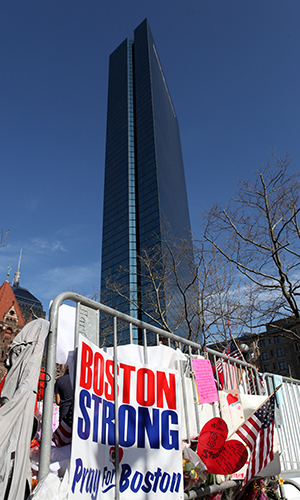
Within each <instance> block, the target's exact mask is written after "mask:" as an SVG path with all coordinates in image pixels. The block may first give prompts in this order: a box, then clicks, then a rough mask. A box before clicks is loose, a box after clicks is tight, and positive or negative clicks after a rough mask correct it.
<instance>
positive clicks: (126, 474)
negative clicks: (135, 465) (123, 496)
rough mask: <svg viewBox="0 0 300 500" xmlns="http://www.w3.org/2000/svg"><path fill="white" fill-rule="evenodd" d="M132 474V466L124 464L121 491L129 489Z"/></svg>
mask: <svg viewBox="0 0 300 500" xmlns="http://www.w3.org/2000/svg"><path fill="white" fill-rule="evenodd" d="M130 475H131V467H130V465H128V464H123V465H122V472H121V477H120V493H122V492H123V491H125V490H127V488H128V487H129V480H128V478H129V476H130Z"/></svg>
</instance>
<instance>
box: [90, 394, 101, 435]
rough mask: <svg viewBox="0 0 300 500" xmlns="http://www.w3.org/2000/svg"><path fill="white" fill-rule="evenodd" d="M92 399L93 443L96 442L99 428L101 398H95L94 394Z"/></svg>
mask: <svg viewBox="0 0 300 500" xmlns="http://www.w3.org/2000/svg"><path fill="white" fill-rule="evenodd" d="M92 399H93V401H94V428H93V441H94V443H97V442H98V427H99V405H100V403H102V398H99V396H96V394H93V395H92Z"/></svg>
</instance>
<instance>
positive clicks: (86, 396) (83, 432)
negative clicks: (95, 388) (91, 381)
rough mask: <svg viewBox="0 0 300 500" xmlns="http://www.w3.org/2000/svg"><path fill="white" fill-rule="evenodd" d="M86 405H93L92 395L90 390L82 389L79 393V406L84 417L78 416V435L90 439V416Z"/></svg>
mask: <svg viewBox="0 0 300 500" xmlns="http://www.w3.org/2000/svg"><path fill="white" fill-rule="evenodd" d="M86 406H87V407H88V408H90V407H91V395H90V393H89V392H88V391H86V390H85V389H82V390H81V391H80V395H79V408H80V410H81V413H82V416H83V418H81V417H78V436H79V437H80V438H81V439H88V437H89V435H90V429H91V422H90V417H89V415H88V412H87V411H86ZM83 422H84V425H83ZM84 428H85V429H84Z"/></svg>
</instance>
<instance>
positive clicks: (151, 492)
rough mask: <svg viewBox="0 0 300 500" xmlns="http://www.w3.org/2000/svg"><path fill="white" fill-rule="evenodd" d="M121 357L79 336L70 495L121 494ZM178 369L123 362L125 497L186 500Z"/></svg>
mask: <svg viewBox="0 0 300 500" xmlns="http://www.w3.org/2000/svg"><path fill="white" fill-rule="evenodd" d="M113 384H114V365H113V358H112V357H111V356H109V355H108V354H106V353H105V352H104V351H103V350H102V349H99V348H98V347H96V346H95V345H94V344H92V343H91V342H89V341H88V340H87V339H86V338H85V337H82V336H79V346H78V356H77V375H76V390H75V397H74V417H73V431H72V451H71V467H70V493H69V498H76V499H82V500H87V499H88V500H101V499H105V500H113V499H114V498H115V421H114V418H115V416H114V411H115V404H114V390H113ZM179 405H180V400H179V380H178V375H177V372H176V371H175V370H168V369H160V368H157V367H151V366H149V365H141V364H135V363H134V364H133V363H132V362H130V363H126V362H124V361H123V362H120V363H118V418H119V443H120V448H119V461H120V463H119V474H120V480H119V487H120V499H121V500H133V499H135V498H136V499H140V498H144V497H145V498H146V497H147V499H149V500H154V499H156V500H158V499H161V498H162V494H165V495H164V497H165V498H170V496H172V500H177V499H178V500H179V499H183V477H182V450H181V436H180V408H179Z"/></svg>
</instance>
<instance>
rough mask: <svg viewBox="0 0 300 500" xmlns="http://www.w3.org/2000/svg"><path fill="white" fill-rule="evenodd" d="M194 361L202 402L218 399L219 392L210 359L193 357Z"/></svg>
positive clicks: (211, 401)
mask: <svg viewBox="0 0 300 500" xmlns="http://www.w3.org/2000/svg"><path fill="white" fill-rule="evenodd" d="M192 363H193V369H194V373H195V378H196V384H197V388H198V395H199V401H200V403H202V404H204V403H213V402H214V401H218V392H217V389H216V383H215V381H214V375H213V371H212V367H211V364H210V361H209V359H193V360H192Z"/></svg>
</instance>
